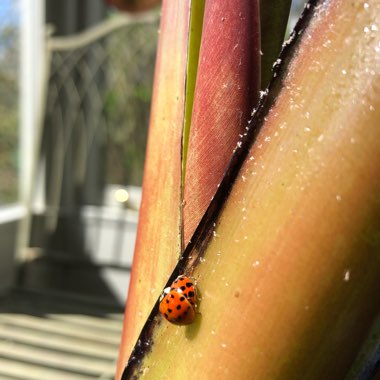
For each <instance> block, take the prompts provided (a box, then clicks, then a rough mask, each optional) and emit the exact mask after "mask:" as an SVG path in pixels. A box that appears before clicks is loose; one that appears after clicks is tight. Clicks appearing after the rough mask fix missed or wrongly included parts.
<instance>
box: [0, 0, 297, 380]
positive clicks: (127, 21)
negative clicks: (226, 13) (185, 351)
mask: <svg viewBox="0 0 380 380" xmlns="http://www.w3.org/2000/svg"><path fill="white" fill-rule="evenodd" d="M110 3H111V1H106V0H1V2H0V241H1V245H0V296H1V298H0V378H1V379H38V380H42V379H58V380H59V379H112V378H113V371H114V368H115V365H114V360H115V358H116V356H117V350H118V343H119V338H120V331H121V324H122V312H123V306H124V303H125V298H126V296H127V292H128V283H129V273H130V267H131V263H132V255H133V248H134V242H135V233H136V227H137V219H138V209H139V204H140V199H141V183H142V176H143V165H144V155H145V145H146V137H147V127H148V121H149V110H150V100H151V93H152V80H153V70H154V60H155V54H156V46H157V36H158V33H157V31H158V25H159V9H157V8H156V9H153V10H152V11H149V12H145V13H138V14H135V15H131V14H127V13H121V12H119V11H117V10H116V9H115V8H113V7H112V5H111V4H110ZM293 3H294V4H293V8H292V16H291V17H290V21H289V28H288V29H289V30H290V29H291V27H292V26H293V25H294V23H295V21H296V19H297V18H298V14H299V13H300V12H301V11H302V9H303V4H304V1H303V0H299V1H294V2H293Z"/></svg>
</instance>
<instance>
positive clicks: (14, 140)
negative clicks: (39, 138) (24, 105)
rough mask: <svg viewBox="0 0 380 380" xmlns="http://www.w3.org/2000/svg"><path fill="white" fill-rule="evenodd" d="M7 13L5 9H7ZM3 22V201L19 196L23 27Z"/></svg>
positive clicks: (0, 154) (0, 29) (0, 107)
mask: <svg viewBox="0 0 380 380" xmlns="http://www.w3.org/2000/svg"><path fill="white" fill-rule="evenodd" d="M3 13H4V12H3ZM1 22H2V24H0V205H2V204H6V203H10V202H15V201H16V200H17V197H18V122H19V117H18V104H19V103H18V86H19V85H18V75H19V73H18V71H19V70H18V67H19V58H18V57H19V42H18V38H19V28H18V25H17V23H15V22H14V20H13V19H12V23H9V22H8V20H7V19H2V20H1Z"/></svg>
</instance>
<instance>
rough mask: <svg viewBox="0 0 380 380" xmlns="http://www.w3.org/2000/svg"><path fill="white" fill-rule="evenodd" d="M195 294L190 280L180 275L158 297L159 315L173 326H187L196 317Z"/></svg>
mask: <svg viewBox="0 0 380 380" xmlns="http://www.w3.org/2000/svg"><path fill="white" fill-rule="evenodd" d="M196 300H197V292H196V288H195V286H194V283H193V281H192V280H190V279H189V278H188V277H186V276H184V275H181V276H179V277H178V278H176V279H175V280H174V281H173V283H172V284H171V286H170V287H168V288H166V289H164V291H163V293H162V295H161V297H160V307H159V309H160V313H161V314H162V315H163V316H164V318H165V319H166V320H167V321H169V322H171V323H173V324H175V325H189V324H191V323H192V322H194V319H195V316H196Z"/></svg>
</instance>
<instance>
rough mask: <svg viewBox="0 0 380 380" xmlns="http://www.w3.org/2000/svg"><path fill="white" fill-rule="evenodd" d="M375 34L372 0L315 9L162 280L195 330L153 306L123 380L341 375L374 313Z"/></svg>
mask: <svg viewBox="0 0 380 380" xmlns="http://www.w3.org/2000/svg"><path fill="white" fill-rule="evenodd" d="M204 25H206V21H205V24H204ZM379 27H380V4H379V3H378V1H376V0H367V1H357V2H354V3H350V6H348V5H347V2H345V1H343V0H329V1H328V0H319V1H317V0H316V1H310V2H309V3H308V5H307V7H306V9H305V12H304V16H303V18H302V19H301V20H300V21H299V23H298V24H297V26H296V29H295V31H294V32H293V34H292V35H291V38H290V41H289V42H288V44H287V45H286V46H285V48H284V49H283V51H282V53H281V55H280V57H279V58H278V60H277V62H276V63H277V65H276V67H275V71H274V78H273V80H272V81H271V83H270V86H269V88H268V91H266V96H262V98H261V100H260V105H259V107H258V109H257V110H256V112H255V113H254V115H253V119H252V120H251V122H250V124H249V126H248V127H247V130H246V132H244V133H243V135H242V136H241V140H239V141H238V142H237V144H236V149H235V152H234V154H233V156H232V158H231V160H230V162H229V164H228V166H227V169H226V171H225V173H224V177H223V179H222V181H221V183H220V186H219V187H218V190H217V192H216V194H215V195H214V197H213V200H212V202H211V203H210V205H209V206H208V208H207V210H206V212H205V214H204V216H203V217H202V219H201V221H200V223H199V225H198V227H197V228H196V230H195V233H194V235H193V236H192V238H191V239H190V243H189V244H188V245H187V246H186V248H185V250H184V252H183V255H182V256H181V257H180V259H179V260H178V263H177V265H176V267H175V268H174V270H173V272H171V275H167V277H166V278H167V280H168V281H167V284H170V283H171V281H173V279H174V278H175V277H176V276H177V275H179V274H181V273H185V274H186V275H188V276H191V277H193V278H194V279H195V280H196V283H197V288H198V292H199V294H200V297H199V303H198V306H197V313H198V314H197V317H196V319H195V322H194V323H193V324H191V325H189V326H186V327H182V326H175V325H172V324H169V323H168V322H167V321H165V320H164V319H163V318H162V316H161V315H160V314H159V312H158V297H157V298H156V303H155V304H154V306H153V304H152V305H151V306H153V309H152V310H151V312H150V314H149V313H148V314H149V316H147V320H146V323H145V325H144V327H143V329H142V331H141V334H140V336H139V339H138V340H137V343H136V345H135V347H134V349H133V351H132V354H131V356H130V359H129V361H128V364H127V365H126V361H125V359H126V358H125V357H123V358H122V360H121V361H120V363H119V373H122V379H130V378H149V379H150V378H151V379H159V378H171V379H180V378H181V379H183V378H189V377H190V376H191V377H192V378H207V379H252V378H255V379H274V378H280V379H298V378H302V379H321V378H324V379H341V378H344V376H345V375H346V373H347V372H348V370H349V368H350V366H351V364H352V362H353V360H354V358H355V355H356V354H357V352H358V351H359V349H360V345H361V343H362V341H363V339H364V338H365V336H366V333H367V330H368V328H369V327H370V325H371V323H372V321H373V320H374V318H375V316H376V314H377V313H378V311H379V307H380V300H379V297H377V294H379V291H380V282H379V281H378V279H379V276H380V240H379V236H380V202H379V199H380V155H379V148H380V128H379V126H378V123H379V120H380V48H379V46H380V45H379V41H380V34H379V32H378V28H379ZM205 30H206V29H205ZM226 38H227V37H226ZM199 70H201V66H199ZM195 88H196V86H195ZM194 99H195V97H194ZM225 102H228V99H225ZM195 104H196V101H194V107H195ZM192 118H193V120H194V115H193V116H192ZM235 122H236V121H235ZM190 133H191V129H190ZM189 149H190V145H189ZM188 154H189V155H190V152H189V153H188ZM188 170H189V167H188V166H187V168H186V171H188ZM185 178H186V177H185ZM180 181H181V180H180ZM181 183H182V182H181ZM184 186H185V189H186V182H185V185H184ZM185 191H186V190H185ZM179 199H180V200H181V194H180V195H179ZM187 206H188V205H186V207H187ZM164 215H165V214H164ZM161 216H162V215H161ZM180 218H181V216H180ZM169 245H170V243H169V244H168V246H169ZM179 245H180V246H181V245H182V244H181V243H179ZM160 255H164V256H166V253H165V252H164V253H163V252H160ZM159 269H160V268H159ZM136 273H138V272H136ZM142 274H143V272H140V276H141V275H142ZM144 301H145V300H144ZM149 302H150V301H149ZM153 303H154V302H153ZM127 313H128V306H127ZM124 366H125V368H124Z"/></svg>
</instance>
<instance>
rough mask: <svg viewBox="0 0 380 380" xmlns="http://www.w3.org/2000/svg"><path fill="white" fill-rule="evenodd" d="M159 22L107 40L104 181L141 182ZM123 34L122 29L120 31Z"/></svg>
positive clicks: (136, 26)
mask: <svg viewBox="0 0 380 380" xmlns="http://www.w3.org/2000/svg"><path fill="white" fill-rule="evenodd" d="M157 28H158V25H156V24H154V25H135V26H133V27H131V28H129V30H128V32H127V33H128V35H123V34H121V33H115V34H114V35H112V36H110V38H109V39H108V41H107V52H108V57H109V60H108V62H109V63H110V64H111V62H112V67H110V72H109V75H110V76H111V78H109V82H110V83H111V84H112V85H111V86H110V87H109V88H108V90H107V92H106V94H105V97H104V99H105V114H106V118H107V168H106V173H107V174H106V176H107V178H106V182H107V183H118V184H128V185H141V182H142V174H143V166H144V158H145V146H146V139H147V129H148V123H149V112H150V101H151V93H152V86H153V68H154V61H155V56H156V44H157ZM123 33H124V32H123Z"/></svg>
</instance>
